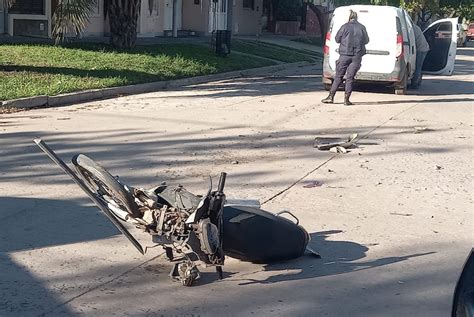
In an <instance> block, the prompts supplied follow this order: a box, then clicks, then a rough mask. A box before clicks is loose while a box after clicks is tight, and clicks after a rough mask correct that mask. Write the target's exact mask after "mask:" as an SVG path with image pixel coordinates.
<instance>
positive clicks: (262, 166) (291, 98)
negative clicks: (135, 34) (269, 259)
mask: <svg viewBox="0 0 474 317" xmlns="http://www.w3.org/2000/svg"><path fill="white" fill-rule="evenodd" d="M469 44H470V47H467V48H460V49H459V51H458V59H457V68H456V72H455V74H454V75H453V76H451V77H434V76H427V77H426V78H425V80H424V82H423V85H422V87H421V89H420V90H419V91H413V92H410V93H409V94H408V95H406V96H396V95H394V94H392V93H390V92H389V91H388V90H387V89H383V88H370V89H367V87H365V88H364V87H362V90H363V91H362V92H361V91H359V92H355V93H354V98H353V101H354V102H355V103H356V105H355V106H353V107H344V106H342V98H343V97H342V93H339V94H338V95H337V96H336V100H337V101H338V104H335V105H323V104H320V100H321V99H322V98H323V97H325V95H326V92H325V91H323V90H322V85H321V78H320V67H316V66H315V67H311V68H310V67H306V68H296V69H290V70H286V71H282V72H279V73H273V74H262V76H260V77H252V78H241V79H237V80H228V81H220V82H213V83H209V84H204V85H198V86H194V87H186V88H181V89H178V90H173V91H162V92H156V93H149V94H143V95H137V96H127V97H121V98H117V99H111V100H103V101H97V102H91V103H86V104H79V105H72V106H67V107H61V108H50V109H39V110H32V111H27V112H19V113H13V114H4V115H0V133H1V134H0V136H1V138H0V276H1V278H0V316H2V317H3V316H75V315H80V314H82V315H85V316H112V315H117V316H128V315H130V316H361V317H362V316H447V315H449V312H450V309H451V300H452V293H453V288H454V285H455V282H456V280H457V278H458V275H459V273H460V269H461V267H462V265H463V262H464V260H465V258H466V256H467V255H468V253H469V251H470V249H471V248H472V247H473V245H474V244H473V238H474V236H473V232H474V231H473V228H474V226H473V216H472V210H473V206H472V197H473V174H472V171H473V163H472V162H473V160H472V153H473V140H472V138H473V108H474V102H473V101H474V97H473V84H472V82H473V74H474V67H473V65H474V47H473V45H472V44H473V43H469ZM424 128H426V129H424ZM354 132H356V133H359V135H360V136H361V140H360V141H359V147H358V148H356V149H352V150H350V152H349V153H347V154H340V155H335V154H333V153H330V152H322V151H318V150H317V149H315V148H313V142H314V138H315V137H318V136H319V137H321V136H324V137H347V136H348V135H349V134H351V133H354ZM415 132H419V133H415ZM37 137H41V138H43V139H44V140H45V141H46V142H48V144H49V145H50V146H51V147H52V148H53V149H55V150H56V151H57V153H58V154H59V155H60V156H61V157H62V158H63V159H64V160H67V161H68V162H69V161H70V158H71V157H72V156H73V155H74V154H76V153H79V152H82V153H86V154H88V155H90V156H91V157H93V158H94V159H96V160H97V161H99V162H100V163H101V164H102V165H103V166H105V167H106V168H108V169H109V170H110V171H111V172H112V173H113V174H114V175H120V177H121V180H122V181H124V182H125V183H129V184H131V185H134V186H142V187H148V186H153V185H156V184H158V183H160V182H161V181H164V180H165V181H168V182H170V183H176V182H179V183H182V184H184V185H185V186H187V187H188V188H189V189H190V190H191V191H193V192H195V193H204V192H205V191H206V190H207V186H208V185H207V177H208V175H212V176H217V175H218V174H219V172H220V171H226V172H227V173H228V174H229V176H228V182H227V186H226V192H227V195H228V197H231V198H232V197H237V198H256V199H260V201H262V202H265V201H267V200H269V199H270V200H269V201H268V202H266V203H265V204H264V205H263V207H264V209H267V210H269V211H275V212H276V211H279V210H282V209H291V210H292V211H293V212H294V213H295V214H296V215H297V216H298V217H299V218H300V221H301V223H302V225H303V226H304V227H305V228H306V229H307V230H308V232H310V233H311V237H312V241H311V246H312V247H313V248H314V249H316V250H318V251H319V252H320V253H321V254H322V259H313V258H309V257H303V258H300V259H297V260H294V261H289V262H284V263H278V264H272V265H256V264H251V263H244V262H240V261H237V260H233V259H230V258H228V259H227V262H226V265H225V267H224V271H225V279H224V280H221V281H218V280H216V275H215V274H214V273H213V270H211V269H203V272H204V273H203V276H202V280H201V281H200V283H199V284H198V285H196V286H193V287H191V288H186V287H183V286H181V285H180V284H178V283H176V282H172V281H171V280H169V278H168V276H167V275H168V272H169V270H170V268H171V265H170V264H169V263H168V262H166V261H165V258H164V256H163V252H162V250H161V249H160V248H155V249H149V250H148V252H147V254H146V255H145V256H141V255H140V254H139V253H138V252H137V251H136V250H135V249H134V248H133V247H132V245H131V244H129V242H128V241H127V240H126V239H125V238H124V237H123V236H122V235H120V234H119V233H118V231H117V230H116V229H115V228H114V227H113V226H112V224H110V223H109V222H108V220H107V219H106V218H105V217H104V216H103V215H102V214H101V213H100V212H99V211H98V210H97V208H95V207H93V206H92V205H91V203H90V202H89V200H88V199H87V198H86V197H85V195H84V194H83V193H82V192H81V190H80V189H79V187H77V186H76V185H75V184H74V183H73V182H72V181H71V180H70V179H69V178H68V177H67V176H66V175H64V174H63V172H62V171H61V170H60V169H59V168H57V167H56V166H55V165H53V163H52V162H51V161H50V160H49V159H48V158H47V157H46V156H45V155H44V154H43V153H42V152H40V150H39V149H38V148H37V147H36V145H34V143H33V141H32V140H33V138H37ZM315 182H316V183H318V184H321V183H322V185H321V186H316V187H311V184H316V183H315ZM305 185H310V186H309V187H310V188H306V187H308V186H306V187H305ZM280 192H282V193H281V194H280V195H277V194H278V193H280ZM275 195H277V196H276V197H274V196H275ZM272 197H274V198H273V199H271V198H272ZM134 232H135V231H134ZM137 235H138V236H139V238H140V240H141V241H142V243H143V245H145V246H150V245H151V243H150V241H149V239H148V237H147V236H144V235H142V234H140V233H137ZM265 238H266V237H262V239H265Z"/></svg>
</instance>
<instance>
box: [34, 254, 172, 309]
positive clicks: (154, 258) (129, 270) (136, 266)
mask: <svg viewBox="0 0 474 317" xmlns="http://www.w3.org/2000/svg"><path fill="white" fill-rule="evenodd" d="M163 254H165V252H163V253H160V254H158V255H156V256H154V257H153V258H151V259H148V260H146V261H144V262H142V263H140V264H138V265H135V266H134V267H132V268H130V269H128V270H126V271H125V272H123V273H121V274H119V275H117V276H115V277H114V278H112V279H110V280H108V281H105V282H103V283H100V284H98V285H96V286H94V287H91V288H89V289H88V290H85V291H84V292H82V293H80V294H78V295H76V296H74V297H72V298H70V299H68V300H67V301H65V302H62V303H61V304H58V305H56V306H54V307H53V308H51V309H50V310H48V311H45V312H43V313H41V314H39V315H38V317H44V316H46V315H47V314H50V313H52V312H53V311H55V310H56V309H58V308H60V307H62V306H64V305H66V304H69V303H70V302H72V301H74V300H76V299H78V298H79V297H81V296H84V295H85V294H87V293H90V292H93V291H95V290H97V289H99V288H101V287H102V286H104V285H107V284H109V283H111V282H113V281H115V280H117V279H118V278H120V277H122V276H124V275H126V274H128V273H130V272H132V271H133V270H135V269H137V268H139V267H141V266H142V265H144V264H147V263H149V262H151V261H153V260H156V259H157V258H159V257H160V256H162V255H163Z"/></svg>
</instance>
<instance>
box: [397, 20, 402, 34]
mask: <svg viewBox="0 0 474 317" xmlns="http://www.w3.org/2000/svg"><path fill="white" fill-rule="evenodd" d="M397 34H402V23H401V22H400V18H399V17H397Z"/></svg>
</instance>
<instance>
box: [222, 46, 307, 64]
mask: <svg viewBox="0 0 474 317" xmlns="http://www.w3.org/2000/svg"><path fill="white" fill-rule="evenodd" d="M231 50H234V51H238V52H242V53H248V54H252V55H257V56H261V57H266V58H271V59H274V60H277V61H281V62H286V63H293V62H301V61H308V62H312V61H314V58H312V57H311V56H308V53H306V54H305V53H302V52H300V51H298V50H295V49H291V48H284V47H282V46H278V45H272V44H268V43H263V42H258V43H257V42H255V41H245V40H233V41H232V44H231Z"/></svg>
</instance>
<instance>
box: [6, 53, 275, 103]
mask: <svg viewBox="0 0 474 317" xmlns="http://www.w3.org/2000/svg"><path fill="white" fill-rule="evenodd" d="M273 64H274V63H273V62H272V61H269V60H264V59H259V58H248V57H247V56H242V55H238V54H230V55H229V56H227V57H225V58H221V57H217V56H215V54H214V53H213V52H212V51H211V50H210V48H208V47H206V46H202V45H194V44H162V45H152V46H141V47H137V48H135V49H133V50H132V51H116V50H113V49H112V48H110V47H109V46H107V45H103V44H74V45H68V46H63V47H60V46H52V45H47V44H21V45H0V100H9V99H16V98H21V97H30V96H37V95H50V96H52V95H57V94H62V93H68V92H73V91H78V90H85V89H95V88H105V87H115V86H122V85H130V84H138V83H145V82H152V81H160V80H169V79H177V78H184V77H193V76H199V75H206V74H213V73H220V72H226V71H232V70H240V69H248V68H255V67H261V66H269V65H273Z"/></svg>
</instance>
